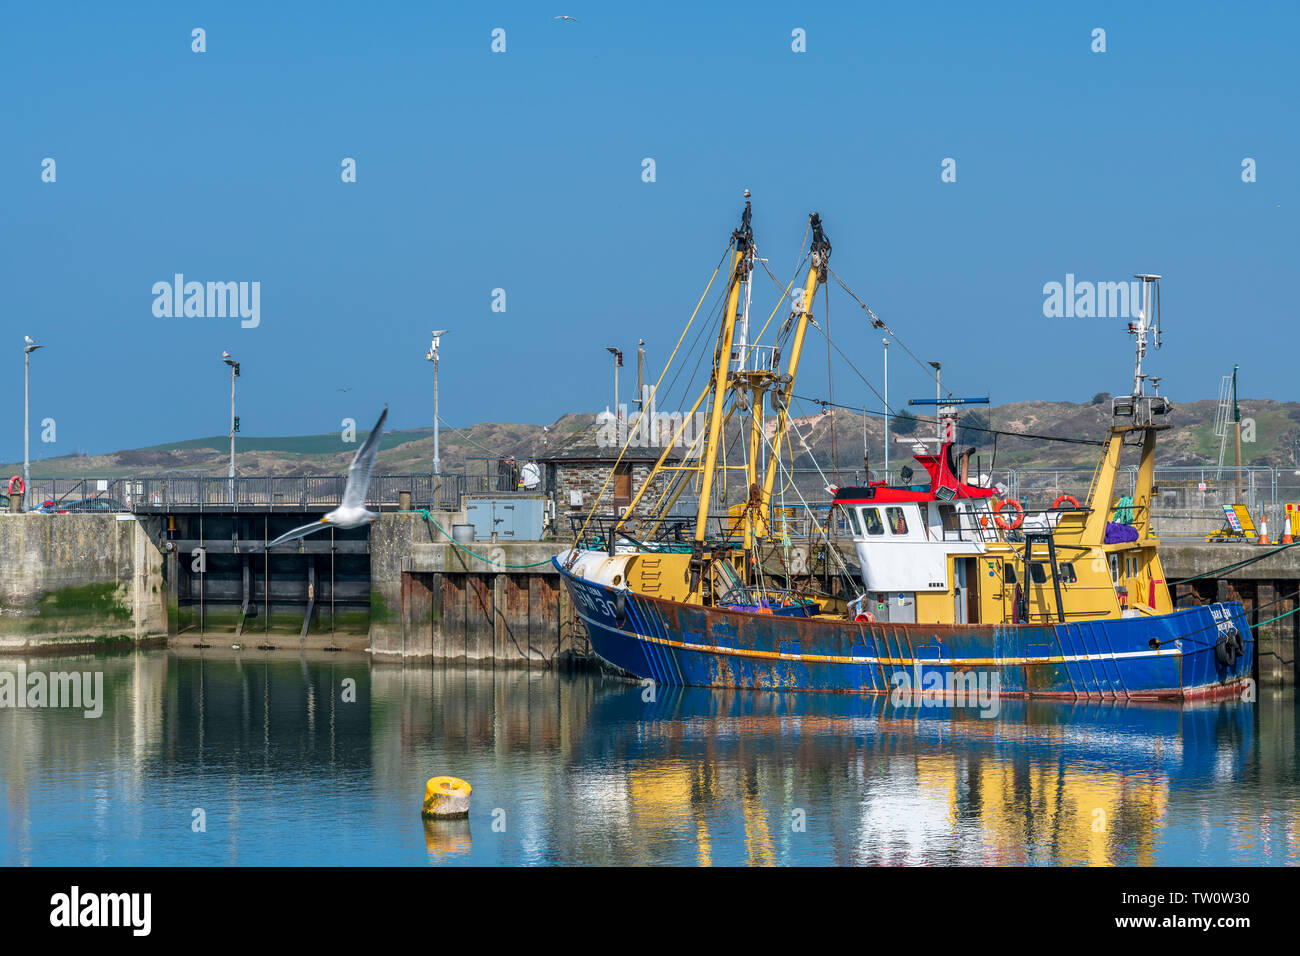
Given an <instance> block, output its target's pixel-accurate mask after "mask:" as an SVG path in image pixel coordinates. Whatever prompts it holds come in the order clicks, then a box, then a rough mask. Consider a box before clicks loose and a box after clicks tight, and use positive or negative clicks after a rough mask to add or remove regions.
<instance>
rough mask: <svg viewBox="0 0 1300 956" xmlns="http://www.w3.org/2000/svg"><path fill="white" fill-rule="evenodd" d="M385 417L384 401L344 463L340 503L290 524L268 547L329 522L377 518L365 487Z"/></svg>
mask: <svg viewBox="0 0 1300 956" xmlns="http://www.w3.org/2000/svg"><path fill="white" fill-rule="evenodd" d="M387 417H388V406H387V405H385V406H384V410H383V412H381V413H380V415H379V421H377V422H375V427H374V428H372V429H371V430H370V434H369V435H368V436H367V437H366V441H365V444H363V445H362V446H361V447H360V448H358V449H357V453H356V454H355V455H353V456H352V464H351V465H349V466H348V483H347V485H346V486H345V487H344V489H343V503H342V504H340V505H339V506H338V507H337V508H335V509H334V510H333V511H331V512H330V513H329V514H327V515H325V517H323V518H321V519H320V520H318V521H313V522H312V523H311V524H305V525H303V526H302V527H301V528H294V529H293V530H292V531H286V532H285V533H284V534H282V535H280V537H278V538H276V539H275V540H274V541H272V542H271V543H270V544H268V545H267V546H266V549H267V550H268V551H269V550H270V549H271V548H274V547H275V546H276V545H278V544H284V543H285V542H286V541H293V540H295V539H297V538H305V537H306V536H307V535H309V534H312V533H313V532H316V531H320V530H322V529H323V528H324V527H325V526H326V525H332V526H333V527H335V528H360V527H361V526H362V525H365V524H370V523H371V522H373V521H378V520H379V515H377V514H375V513H374V512H373V511H367V510H366V491H367V490H368V489H369V488H370V473H371V472H372V471H374V468H375V455H376V454H377V453H378V451H379V436H380V435H381V434H382V433H383V430H384V419H386V418H387ZM252 550H253V551H257V550H259V549H257V548H253V549H252Z"/></svg>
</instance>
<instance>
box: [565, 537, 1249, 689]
mask: <svg viewBox="0 0 1300 956" xmlns="http://www.w3.org/2000/svg"><path fill="white" fill-rule="evenodd" d="M555 564H556V567H557V568H558V569H559V571H560V575H561V577H562V578H563V579H564V582H565V585H566V586H567V587H568V588H569V593H570V594H571V595H572V596H573V600H574V606H575V608H576V609H577V611H578V615H579V616H580V617H581V618H582V621H583V623H584V624H585V625H586V629H587V634H588V637H589V639H590V641H591V647H592V650H593V651H595V653H596V654H598V655H600V657H601V658H603V659H604V660H606V661H608V662H609V663H610V664H612V665H614V666H615V667H618V668H620V669H622V670H625V671H627V672H629V673H631V674H633V675H635V676H637V677H640V678H647V679H650V680H653V681H655V682H656V683H657V684H664V685H670V686H693V687H752V688H769V689H783V690H819V691H857V692H875V693H891V692H892V693H897V691H898V689H899V688H900V687H904V686H905V687H909V688H912V689H914V690H915V691H917V692H926V691H930V690H931V689H933V688H938V689H939V690H943V689H945V688H946V689H947V690H948V691H951V690H952V688H953V687H954V686H956V687H958V688H961V687H963V686H965V687H969V688H971V689H973V687H974V684H973V682H974V681H975V680H976V679H979V680H981V681H986V679H991V680H992V681H995V683H994V684H993V686H995V687H996V690H997V693H999V694H1001V695H1011V696H1026V697H1064V698H1115V699H1139V700H1142V699H1180V700H1189V699H1196V698H1210V697H1224V696H1232V695H1236V694H1239V693H1241V692H1242V690H1243V686H1244V685H1245V684H1246V682H1247V681H1248V679H1249V678H1250V675H1251V673H1252V665H1253V661H1254V656H1255V641H1254V637H1253V636H1252V635H1251V632H1250V626H1249V624H1248V623H1247V622H1246V618H1245V614H1244V612H1243V611H1242V607H1241V605H1240V604H1239V603H1226V604H1210V605H1205V606H1201V607H1193V608H1185V609H1183V610H1179V611H1175V612H1173V613H1172V614H1165V615H1161V616H1159V617H1141V618H1121V619H1114V620H1100V621H1085V622H1081V623H1072V624H1018V625H981V624H970V625H955V626H953V625H932V624H865V623H864V624H859V623H856V622H850V621H821V620H808V619H801V618H791V617H776V616H774V615H767V614H752V613H746V612H742V611H731V610H725V609H719V608H706V607H700V606H697V605H691V604H682V603H679V602H676V601H664V600H660V599H658V598H652V597H647V596H645V595H642V594H636V593H634V592H631V591H624V592H622V593H623V595H624V600H623V607H624V609H623V615H622V617H621V618H620V617H618V616H617V610H616V608H617V605H616V603H615V600H614V594H615V590H614V589H613V588H608V587H605V586H603V585H600V584H595V583H593V582H591V581H587V580H584V579H581V578H575V577H573V576H572V575H570V574H569V573H567V572H566V571H565V570H564V568H563V566H562V565H561V564H560V562H559V561H558V560H557V561H556V562H555ZM1230 628H1235V629H1236V631H1237V633H1238V634H1239V635H1240V641H1241V653H1240V654H1239V655H1238V656H1236V658H1235V660H1233V661H1231V663H1224V662H1223V661H1222V660H1221V659H1220V655H1219V654H1217V653H1216V643H1217V642H1218V641H1219V635H1220V634H1221V633H1223V632H1225V631H1227V630H1229V629H1230ZM1153 641H1155V642H1156V645H1155V646H1152V642H1153ZM981 686H985V685H984V684H982V685H981Z"/></svg>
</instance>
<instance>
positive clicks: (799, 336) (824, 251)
mask: <svg viewBox="0 0 1300 956" xmlns="http://www.w3.org/2000/svg"><path fill="white" fill-rule="evenodd" d="M808 223H809V226H810V227H811V228H812V235H813V240H812V261H811V262H810V263H809V265H808V277H807V279H806V280H805V281H804V288H803V299H802V301H800V302H798V303H796V305H797V306H798V308H797V309H794V310H792V311H791V313H790V318H791V319H792V320H794V321H795V328H794V338H793V339H792V341H791V345H790V357H789V359H788V360H787V364H786V370H785V374H784V375H782V376H781V377H780V379H779V380H778V382H777V384H778V387H779V390H778V391H776V392H774V393H773V404H775V405H776V412H777V415H776V432H775V434H774V435H773V436H772V449H773V452H774V454H773V457H772V458H771V459H769V460H768V463H767V469H766V473H765V474H764V476H763V491H762V494H761V496H760V497H759V499H758V502H757V509H756V510H757V511H758V513H759V514H760V515H765V514H767V509H768V505H769V504H770V503H771V500H772V485H773V483H774V482H775V480H776V473H777V471H778V470H779V469H780V467H781V462H780V457H779V453H780V449H781V444H782V442H784V441H785V432H786V428H787V427H788V425H789V418H790V396H791V395H792V394H793V393H794V379H795V376H796V375H797V374H798V373H799V359H800V357H801V356H802V355H803V340H804V335H805V334H806V333H807V331H808V323H809V321H810V320H811V319H812V304H813V299H814V298H815V297H816V295H817V289H818V287H819V286H820V285H821V284H822V283H823V282H825V281H826V269H827V263H828V262H829V261H830V257H831V244H830V242H829V241H828V240H827V238H826V233H825V232H823V231H822V220H821V216H819V215H818V214H817V213H813V214H812V215H810V216H809V217H808ZM791 464H793V463H791Z"/></svg>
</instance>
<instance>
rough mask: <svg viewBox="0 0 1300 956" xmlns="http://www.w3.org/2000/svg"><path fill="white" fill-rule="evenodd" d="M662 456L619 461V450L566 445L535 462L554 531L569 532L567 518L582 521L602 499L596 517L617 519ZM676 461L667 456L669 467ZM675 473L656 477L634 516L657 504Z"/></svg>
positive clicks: (638, 453) (632, 453)
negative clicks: (539, 471) (615, 467)
mask: <svg viewBox="0 0 1300 956" xmlns="http://www.w3.org/2000/svg"><path fill="white" fill-rule="evenodd" d="M661 454H663V449H662V448H629V449H627V450H626V451H625V452H624V453H623V457H622V460H621V461H619V449H618V448H603V447H601V446H599V445H570V446H568V447H565V448H558V449H555V450H553V451H551V452H550V453H548V454H544V455H541V456H539V457H538V459H537V462H538V464H539V465H541V466H542V468H543V478H542V481H543V484H542V488H543V490H544V491H545V494H546V496H547V498H549V499H550V500H551V502H552V507H553V509H554V512H553V513H554V516H555V521H554V524H555V529H556V531H557V532H558V533H561V534H563V533H564V532H566V531H568V529H569V516H570V515H574V516H577V517H580V518H581V517H585V516H586V514H587V513H588V512H589V511H590V510H591V507H592V504H593V503H594V502H595V501H596V498H597V496H598V495H600V494H601V488H602V487H604V488H605V491H604V495H603V497H601V499H600V507H599V508H597V509H596V514H598V515H614V514H621V513H622V511H623V509H624V508H626V507H627V506H628V505H630V504H631V503H632V498H633V496H635V495H636V493H637V491H638V490H640V488H641V486H642V485H643V484H645V481H646V479H647V478H648V477H649V476H650V472H651V471H652V470H653V469H654V466H655V462H657V461H658V460H659V456H660V455H661ZM616 461H618V467H617V470H616V471H615V472H614V476H613V479H612V480H611V481H610V482H609V484H608V486H606V485H605V480H606V479H607V478H609V473H610V469H611V468H613V467H614V463H615V462H616ZM679 461H680V458H679V456H678V454H677V453H676V452H674V453H672V454H670V455H669V456H668V462H667V463H669V464H677V463H678V462H679ZM674 474H676V472H667V473H664V474H661V475H660V476H659V477H658V478H657V479H656V480H655V485H656V487H653V488H651V489H650V490H649V491H647V492H646V494H645V496H644V497H643V498H642V499H641V505H639V506H638V507H637V511H638V513H640V512H642V511H643V510H644V507H643V506H645V505H649V504H653V503H654V502H655V501H657V500H658V499H659V495H660V494H661V492H662V490H663V487H665V486H666V484H667V483H668V482H669V481H671V480H672V477H673V475H674Z"/></svg>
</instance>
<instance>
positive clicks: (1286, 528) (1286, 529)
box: [1278, 514, 1295, 544]
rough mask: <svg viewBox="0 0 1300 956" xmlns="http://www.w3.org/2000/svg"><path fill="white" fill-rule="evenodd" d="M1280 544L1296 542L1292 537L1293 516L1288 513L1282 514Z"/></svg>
mask: <svg viewBox="0 0 1300 956" xmlns="http://www.w3.org/2000/svg"><path fill="white" fill-rule="evenodd" d="M1278 544H1295V542H1294V541H1293V540H1292V538H1291V516H1290V515H1288V514H1284V515H1283V516H1282V540H1281V541H1279V542H1278Z"/></svg>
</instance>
